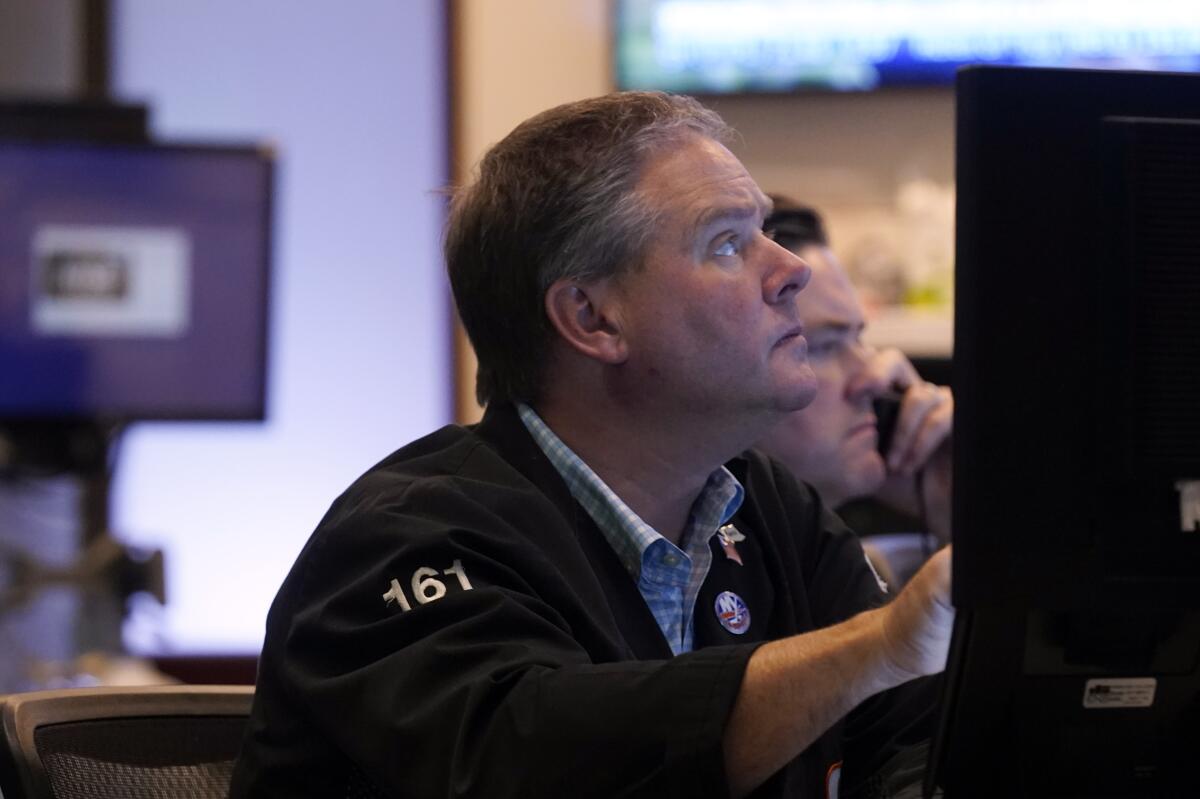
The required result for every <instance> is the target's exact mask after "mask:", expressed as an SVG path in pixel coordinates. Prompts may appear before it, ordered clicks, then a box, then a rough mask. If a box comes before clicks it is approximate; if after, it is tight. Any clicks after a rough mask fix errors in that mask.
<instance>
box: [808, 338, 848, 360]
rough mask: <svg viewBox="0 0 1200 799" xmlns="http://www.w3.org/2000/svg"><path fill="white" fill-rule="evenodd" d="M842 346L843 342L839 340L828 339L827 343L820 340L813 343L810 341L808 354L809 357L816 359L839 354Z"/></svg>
mask: <svg viewBox="0 0 1200 799" xmlns="http://www.w3.org/2000/svg"><path fill="white" fill-rule="evenodd" d="M840 344H841V342H839V341H838V340H837V339H827V340H825V341H821V340H820V339H818V340H816V341H812V340H811V339H810V340H809V342H808V354H809V356H811V357H816V358H820V357H823V356H826V355H833V354H834V353H835V352H837V350H838V346H839V345H840Z"/></svg>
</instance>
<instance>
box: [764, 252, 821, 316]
mask: <svg viewBox="0 0 1200 799" xmlns="http://www.w3.org/2000/svg"><path fill="white" fill-rule="evenodd" d="M764 239H766V237H765V236H764ZM766 242H767V246H768V247H769V248H771V252H770V256H771V258H772V261H771V267H770V269H768V271H767V273H766V275H765V277H764V279H763V299H765V300H766V301H767V302H768V303H770V304H772V305H773V304H775V303H781V302H790V301H791V300H794V299H795V298H796V295H797V294H799V293H800V292H801V291H803V290H804V287H805V286H807V285H808V281H809V280H810V279H811V278H812V267H811V266H809V265H808V263H807V262H806V261H805V260H804V259H803V258H801V257H800V256H799V255H796V254H795V253H794V252H792V251H791V250H789V249H787V248H786V247H781V246H779V245H778V244H776V243H775V242H774V241H771V240H770V239H766Z"/></svg>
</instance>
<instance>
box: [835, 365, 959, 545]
mask: <svg viewBox="0 0 1200 799" xmlns="http://www.w3.org/2000/svg"><path fill="white" fill-rule="evenodd" d="M864 387H870V388H871V389H872V390H873V391H874V392H875V393H877V394H880V395H882V394H885V393H887V392H892V391H894V392H898V393H900V394H901V400H900V413H899V415H898V416H897V419H896V429H895V432H894V433H893V434H892V442H891V445H890V447H889V448H888V452H887V457H886V465H887V473H888V478H887V481H886V482H885V483H884V485H883V487H882V488H880V490H879V491H878V492H876V496H877V497H878V499H879V500H880V501H882V502H884V503H885V504H887V505H890V506H891V507H893V508H895V509H896V510H899V511H901V512H903V513H907V514H909V515H910V516H916V517H917V518H920V519H922V521H924V522H925V524H926V525H927V526H928V527H929V530H930V531H931V532H933V533H934V535H936V536H937V538H938V539H939V540H941V541H949V539H950V487H951V485H950V475H951V468H950V467H951V463H950V435H951V433H952V432H953V429H954V396H953V394H952V393H951V392H950V389H949V388H947V387H946V386H939V385H935V384H933V383H928V382H925V381H924V380H922V379H921V377H920V376H919V375H918V374H917V370H916V369H915V368H914V367H913V365H912V362H911V361H909V360H908V358H906V357H905V356H904V353H902V352H900V350H897V349H894V348H893V349H885V350H880V351H878V352H876V353H874V354H873V355H872V356H871V359H870V361H869V362H868V363H867V364H866V366H865V367H864V369H863V370H862V373H861V374H860V375H859V376H858V377H857V378H855V381H854V383H853V384H852V385H851V386H850V390H851V391H855V390H862V389H863V388H864ZM918 475H920V479H918V477H917V476H918Z"/></svg>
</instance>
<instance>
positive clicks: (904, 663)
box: [724, 549, 954, 797]
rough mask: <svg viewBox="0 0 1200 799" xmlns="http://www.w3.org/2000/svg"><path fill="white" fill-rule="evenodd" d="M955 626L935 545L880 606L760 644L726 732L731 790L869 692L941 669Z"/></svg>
mask: <svg viewBox="0 0 1200 799" xmlns="http://www.w3.org/2000/svg"><path fill="white" fill-rule="evenodd" d="M953 626H954V609H953V608H952V607H951V606H950V550H949V549H943V550H942V551H941V552H939V553H938V554H936V555H934V556H933V558H931V559H930V561H929V562H928V563H926V564H925V565H924V566H923V567H922V568H921V570H920V571H918V572H917V574H916V575H915V576H914V577H913V578H912V580H910V581H909V583H908V585H906V586H905V587H904V590H903V591H901V592H900V594H899V595H898V596H897V597H896V598H895V599H894V600H892V601H891V602H890V603H888V604H887V605H884V606H883V607H881V608H876V609H874V610H868V611H866V612H864V613H860V614H858V615H857V616H854V617H852V618H850V619H848V620H847V621H844V622H842V623H841V624H836V625H834V626H832V627H826V628H825V629H823V630H816V631H814V632H811V633H805V634H803V635H795V636H792V637H790V638H783V639H780V640H778V641H772V642H770V643H767V644H763V645H762V646H761V647H759V649H758V650H756V651H755V653H754V654H753V656H751V658H750V662H749V663H748V664H747V666H746V674H745V676H744V677H743V678H742V688H741V692H740V693H739V694H738V699H737V702H736V703H735V705H734V707H733V711H732V712H731V713H730V716H729V722H728V724H727V725H726V728H725V739H724V749H725V769H726V773H727V774H728V777H729V788H730V793H731V795H733V796H735V797H740V796H745V795H746V794H748V793H750V792H751V791H752V790H754V789H755V788H756V787H758V786H759V785H761V784H762V783H763V782H764V781H765V780H766V779H767V778H768V777H770V776H771V775H772V774H774V773H775V772H776V771H778V770H779V769H780V768H782V767H783V765H784V764H785V763H787V762H788V761H789V760H791V759H792V758H793V757H795V756H796V755H797V754H799V753H800V752H801V751H803V750H804V749H805V748H806V747H808V746H810V745H811V744H812V742H813V741H815V740H816V739H817V738H818V737H819V736H820V735H821V734H822V733H823V732H825V730H827V729H829V727H830V726H832V725H833V724H834V722H836V721H837V720H838V719H840V718H842V717H843V716H845V715H846V714H847V713H849V712H850V711H851V710H852V709H854V707H855V706H857V705H858V704H859V703H860V702H862V701H863V700H864V699H866V698H867V697H869V696H872V695H874V694H876V693H879V692H880V691H883V690H886V689H888V688H893V687H895V686H897V685H900V684H901V683H904V682H907V681H908V680H911V679H913V678H914V677H919V676H922V675H925V674H933V673H935V672H937V671H940V670H941V669H943V668H944V667H945V665H946V656H947V654H948V653H949V651H950V633H951V629H952V628H953Z"/></svg>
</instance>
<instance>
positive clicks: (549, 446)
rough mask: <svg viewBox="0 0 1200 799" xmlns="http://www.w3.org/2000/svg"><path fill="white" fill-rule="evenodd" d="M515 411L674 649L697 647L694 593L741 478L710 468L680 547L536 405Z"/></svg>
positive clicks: (735, 503) (737, 502) (734, 506)
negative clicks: (625, 497)
mask: <svg viewBox="0 0 1200 799" xmlns="http://www.w3.org/2000/svg"><path fill="white" fill-rule="evenodd" d="M517 412H518V413H519V414H520V415H521V421H522V422H524V423H525V427H526V429H528V430H529V433H530V435H532V436H533V440H534V441H536V442H537V445H538V446H539V447H540V448H541V450H542V452H544V453H546V457H547V458H549V459H550V462H551V463H552V464H554V468H555V469H557V470H558V473H559V474H560V475H562V478H563V480H565V481H566V483H567V487H568V488H569V489H570V490H571V495H572V496H574V497H575V500H576V501H577V502H578V503H579V504H580V505H582V506H583V509H584V510H586V511H587V513H588V515H589V516H591V517H592V520H593V521H594V522H596V526H597V527H599V528H600V532H601V533H603V534H604V537H605V538H606V539H607V540H608V543H609V546H611V547H612V548H613V551H615V552H616V553H617V557H618V558H620V560H621V563H622V564H624V566H625V569H626V570H627V571H628V572H629V574H630V576H631V577H633V579H634V581H635V582H636V583H637V587H638V591H640V592H641V594H642V598H643V599H645V600H646V605H647V606H648V607H649V608H650V612H651V613H652V614H654V619H655V621H657V622H658V626H659V629H661V630H662V634H663V636H664V637H665V638H666V639H667V643H668V644H670V645H671V651H672V652H674V653H675V654H676V655H678V654H681V653H683V652H690V651H692V639H693V635H694V628H693V624H692V615H693V611H694V610H695V606H696V595H697V594H699V593H700V586H701V584H703V583H704V578H705V577H707V576H708V569H709V566H711V565H712V550H711V549H710V548H709V546H708V542H709V541H710V540H711V539H712V537H713V536H714V535H716V534H717V530H718V529H719V528H720V527H721V525H723V524H725V523H726V522H728V521H729V520H730V519H731V518H732V517H733V514H735V513H737V510H738V508H739V507H741V504H742V497H743V496H744V494H745V491H744V489H743V488H742V484H741V483H739V482H738V481H737V478H736V477H734V476H733V475H732V474H731V473H730V472H729V470H728V469H726V468H725V467H724V466H722V467H721V468H719V469H717V470H716V471H714V472H713V473H712V474H710V475H709V476H708V481H707V482H706V483H705V484H704V488H703V489H702V490H701V491H700V496H698V497H697V498H696V501H695V502H694V503H693V504H692V510H691V513H689V514H688V521H687V525H686V526H685V527H684V531H683V537H682V538H681V539H680V543H681V544H682V545H683V548H682V549H680V548H679V547H677V546H675V545H674V544H672V543H671V542H670V541H668V540H667V539H665V538H663V537H662V536H661V535H660V534H659V533H658V532H657V531H655V530H654V528H652V527H651V526H650V525H648V524H646V523H645V522H644V521H642V519H641V518H640V517H639V516H638V515H637V514H636V513H634V512H633V511H632V510H630V509H629V506H628V505H626V504H625V503H624V502H622V501H621V498H620V497H618V496H617V495H616V494H614V493H613V491H612V489H611V488H609V487H608V486H607V485H605V484H604V481H603V480H601V479H600V478H599V477H598V476H597V475H596V473H595V472H593V471H592V470H591V469H590V468H588V465H587V464H586V463H584V462H583V460H582V459H581V458H580V457H579V456H578V455H576V454H575V453H574V452H572V451H571V449H570V448H569V447H568V446H567V445H566V444H564V443H563V442H562V441H561V440H560V439H559V437H558V436H556V435H555V434H554V431H552V430H551V429H550V428H549V427H547V426H546V423H545V422H543V421H542V419H541V417H539V416H538V415H537V413H535V412H534V411H533V409H532V408H530V407H528V406H527V405H518V406H517Z"/></svg>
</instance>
